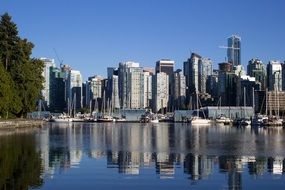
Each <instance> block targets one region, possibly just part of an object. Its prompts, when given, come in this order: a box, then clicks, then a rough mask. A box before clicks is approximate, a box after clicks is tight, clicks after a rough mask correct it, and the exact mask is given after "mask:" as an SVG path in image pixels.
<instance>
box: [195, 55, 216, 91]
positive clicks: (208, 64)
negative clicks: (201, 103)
mask: <svg viewBox="0 0 285 190" xmlns="http://www.w3.org/2000/svg"><path fill="white" fill-rule="evenodd" d="M198 67H199V68H198V72H199V92H200V93H206V82H207V79H208V77H209V76H211V75H212V72H213V68H212V60H211V59H209V58H201V60H200V61H199V64H198Z"/></svg>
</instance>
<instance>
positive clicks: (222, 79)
mask: <svg viewBox="0 0 285 190" xmlns="http://www.w3.org/2000/svg"><path fill="white" fill-rule="evenodd" d="M237 80H238V76H237V75H236V74H235V73H234V71H233V70H232V66H231V64H230V63H220V64H219V76H218V81H219V85H218V97H219V99H220V102H221V105H222V106H235V105H236V98H237V96H236V92H237Z"/></svg>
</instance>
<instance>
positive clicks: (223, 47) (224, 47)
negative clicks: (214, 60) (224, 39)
mask: <svg viewBox="0 0 285 190" xmlns="http://www.w3.org/2000/svg"><path fill="white" fill-rule="evenodd" d="M219 48H222V49H240V48H235V47H233V46H232V47H228V46H219Z"/></svg>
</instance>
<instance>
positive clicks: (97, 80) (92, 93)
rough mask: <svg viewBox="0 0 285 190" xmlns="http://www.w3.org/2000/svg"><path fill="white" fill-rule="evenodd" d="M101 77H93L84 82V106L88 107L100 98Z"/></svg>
mask: <svg viewBox="0 0 285 190" xmlns="http://www.w3.org/2000/svg"><path fill="white" fill-rule="evenodd" d="M103 79H104V78H103V77H101V76H98V75H95V76H94V77H89V79H88V81H86V105H87V106H88V107H89V106H90V102H91V101H92V100H95V99H98V98H102V81H103Z"/></svg>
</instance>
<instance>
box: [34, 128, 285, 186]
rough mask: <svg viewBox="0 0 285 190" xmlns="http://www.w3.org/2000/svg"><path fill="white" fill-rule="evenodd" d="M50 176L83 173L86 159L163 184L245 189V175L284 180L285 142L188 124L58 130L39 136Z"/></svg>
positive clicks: (266, 134)
mask: <svg viewBox="0 0 285 190" xmlns="http://www.w3.org/2000/svg"><path fill="white" fill-rule="evenodd" d="M37 140H38V142H39V143H38V145H39V147H38V148H39V150H40V152H41V156H42V159H43V166H44V171H45V176H50V177H51V176H52V175H53V173H54V172H55V170H58V171H64V170H67V169H68V168H72V167H78V166H79V165H80V163H81V162H82V158H83V157H84V156H87V157H88V158H93V159H105V160H106V163H107V164H106V168H109V169H116V170H117V172H118V173H121V174H126V175H139V174H140V173H141V170H143V169H144V168H150V169H151V170H153V171H154V172H155V173H156V175H157V176H158V177H159V178H160V179H168V178H175V175H176V174H177V171H180V170H181V171H182V172H183V173H184V175H185V176H186V177H187V178H188V179H189V180H190V181H193V182H194V181H199V180H203V179H207V178H211V177H212V175H213V173H214V170H215V168H218V172H219V173H221V174H225V175H227V187H228V189H242V185H241V184H242V178H243V173H248V174H249V175H250V176H254V177H257V178H258V177H260V176H262V175H264V174H265V173H269V174H272V175H283V174H284V170H285V169H284V164H285V160H284V155H285V154H284V153H285V152H284V151H285V150H283V149H282V147H284V143H285V141H284V140H285V136H284V132H283V130H278V129H276V130H275V129H274V130H272V129H259V130H253V129H250V128H249V129H247V128H240V129H237V128H233V127H220V126H219V127H217V126H211V127H201V128H198V127H191V126H187V125H183V124H167V123H165V124H159V125H151V124H150V125H146V124H112V123H110V124H71V125H65V124H60V125H58V124H55V123H50V124H48V125H47V126H46V127H44V128H43V129H42V130H41V132H40V133H39V134H38V136H37Z"/></svg>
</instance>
